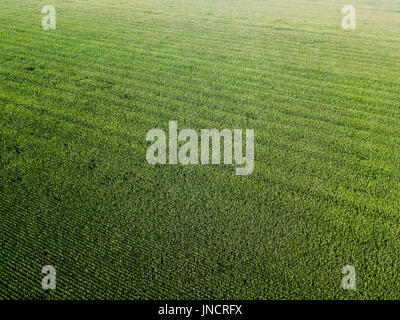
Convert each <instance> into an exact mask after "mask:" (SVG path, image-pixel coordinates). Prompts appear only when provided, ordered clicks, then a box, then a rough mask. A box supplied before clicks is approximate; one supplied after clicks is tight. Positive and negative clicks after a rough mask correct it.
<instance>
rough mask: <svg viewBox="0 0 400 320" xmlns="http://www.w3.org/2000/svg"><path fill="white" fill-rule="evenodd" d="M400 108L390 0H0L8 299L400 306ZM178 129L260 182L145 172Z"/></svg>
mask: <svg viewBox="0 0 400 320" xmlns="http://www.w3.org/2000/svg"><path fill="white" fill-rule="evenodd" d="M45 5H52V6H54V8H55V10H56V16H55V17H56V28H54V29H44V28H43V26H42V19H43V18H44V17H45V15H46V14H44V13H42V8H43V7H44V6H45ZM345 5H353V6H354V7H355V9H356V28H354V29H347V30H346V29H344V28H343V27H342V25H341V23H342V19H343V17H344V16H345V15H344V14H343V13H342V12H341V10H342V7H343V6H345ZM399 95H400V2H399V1H397V0H357V1H353V3H351V0H345V1H342V0H340V1H330V0H319V1H312V0H264V1H263V0H86V1H82V0H81V1H78V0H46V1H42V0H40V1H33V0H1V1H0V298H1V299H384V298H385V299H389V298H391V299H398V298H400V99H399ZM170 121H176V122H177V126H178V130H181V129H184V128H191V129H193V130H195V131H196V132H199V133H200V131H201V129H204V128H209V129H212V128H215V129H219V130H222V129H225V128H228V129H231V130H233V129H242V130H247V129H253V130H254V170H253V171H252V172H251V174H248V175H237V174H235V169H234V168H235V167H237V166H235V165H230V164H224V163H221V164H220V165H217V164H211V162H210V164H208V165H205V164H200V163H199V164H187V165H184V164H182V163H178V164H169V162H167V163H166V164H165V165H163V164H155V165H153V164H151V163H149V162H148V161H147V160H146V152H147V150H148V148H149V146H150V145H151V144H152V142H149V141H147V140H146V135H147V133H148V132H149V131H150V130H152V129H154V128H160V129H162V130H164V131H165V132H166V133H167V141H169V140H168V126H169V122H170ZM243 148H244V145H243ZM222 149H223V147H222V144H221V150H222ZM46 265H51V266H54V268H55V270H56V288H55V289H50V290H44V289H43V287H42V279H43V277H44V276H45V274H43V273H42V268H43V266H46ZM347 265H350V266H353V267H354V269H355V281H356V282H355V283H356V289H355V290H354V289H353V290H345V289H343V287H342V279H343V277H344V276H345V274H343V273H342V268H343V267H344V266H347Z"/></svg>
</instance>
